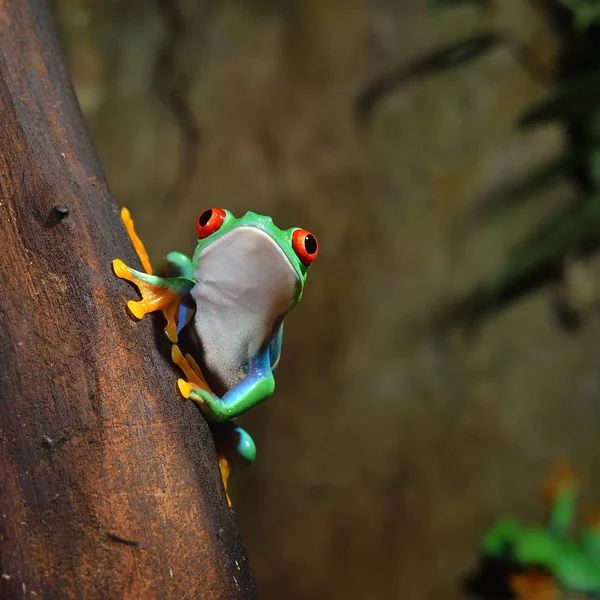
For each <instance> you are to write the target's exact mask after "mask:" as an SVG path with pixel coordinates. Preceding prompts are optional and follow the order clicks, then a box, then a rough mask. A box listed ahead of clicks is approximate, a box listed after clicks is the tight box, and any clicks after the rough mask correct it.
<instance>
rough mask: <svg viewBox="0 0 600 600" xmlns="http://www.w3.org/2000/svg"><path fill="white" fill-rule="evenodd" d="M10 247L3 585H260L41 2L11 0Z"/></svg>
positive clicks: (121, 589) (97, 593)
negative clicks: (159, 328)
mask: <svg viewBox="0 0 600 600" xmlns="http://www.w3.org/2000/svg"><path fill="white" fill-rule="evenodd" d="M134 216H135V215H134ZM0 253H1V254H0V597H1V598H14V597H23V596H24V595H26V596H30V595H32V594H34V593H35V594H36V595H37V597H42V598H118V597H127V598H153V597H155V598H184V597H185V598H187V597H202V598H234V597H236V598H248V597H254V596H255V590H254V581H253V576H252V573H251V570H250V567H249V563H248V560H247V557H246V553H245V548H244V545H243V542H242V540H241V537H240V535H239V533H238V531H237V529H236V527H235V524H234V520H233V515H232V513H231V511H230V510H229V509H228V508H227V503H226V500H225V495H224V492H223V488H222V485H221V482H220V478H219V472H218V467H217V461H216V456H215V451H214V446H213V442H212V438H211V435H210V432H209V429H208V427H207V425H206V423H205V421H204V420H203V418H202V416H201V414H200V412H199V411H198V410H197V408H196V407H195V406H194V405H193V404H192V403H189V402H184V401H183V400H181V399H180V398H179V397H178V395H177V393H176V385H175V382H176V373H175V371H174V369H173V368H172V367H171V365H170V364H169V361H168V359H167V358H166V357H165V354H164V352H161V351H160V350H159V349H158V348H157V344H156V340H155V333H154V330H153V327H152V320H151V319H149V318H146V319H144V320H143V321H142V322H139V323H136V322H133V321H132V320H131V319H130V318H129V317H128V315H127V313H126V310H125V302H126V300H127V299H128V298H135V297H136V292H135V291H134V290H133V288H132V287H131V286H129V285H128V284H127V283H125V282H123V281H121V280H118V279H117V278H116V277H115V276H114V275H113V273H112V270H111V261H112V259H114V258H116V257H119V258H122V259H123V260H124V261H125V262H126V263H127V264H131V265H133V266H138V265H139V262H138V260H137V258H136V256H135V254H134V251H133V249H132V246H131V244H130V242H129V240H128V238H127V235H126V233H125V230H124V228H123V226H122V225H121V223H120V220H119V215H118V211H117V207H116V205H115V203H114V201H113V199H112V197H111V195H110V192H109V190H108V188H107V185H106V181H105V179H104V174H103V172H102V169H101V167H100V165H99V163H98V159H97V157H96V154H95V151H94V149H93V146H92V144H91V141H90V137H89V134H88V131H87V129H86V127H85V124H84V121H83V118H82V116H81V114H80V110H79V107H78V104H77V101H76V99H75V96H74V93H73V90H72V88H71V84H70V81H69V77H68V74H67V72H66V70H65V66H64V63H63V59H62V56H61V53H60V50H59V48H58V45H57V42H56V39H55V35H54V31H53V27H52V22H51V18H50V16H49V13H48V10H47V7H46V5H45V3H43V2H42V1H41V0H29V1H26V0H7V1H2V0H0ZM159 318H160V317H159Z"/></svg>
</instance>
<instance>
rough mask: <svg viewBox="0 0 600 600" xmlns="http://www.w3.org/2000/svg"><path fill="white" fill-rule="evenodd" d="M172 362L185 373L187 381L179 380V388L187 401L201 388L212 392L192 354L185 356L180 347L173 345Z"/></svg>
mask: <svg viewBox="0 0 600 600" xmlns="http://www.w3.org/2000/svg"><path fill="white" fill-rule="evenodd" d="M171 360H172V361H173V362H174V363H175V364H176V365H177V366H178V367H179V368H180V369H181V370H182V371H183V374H184V375H185V379H178V380H177V387H178V388H179V392H180V393H181V395H182V396H183V397H184V398H185V399H186V400H187V399H188V398H189V397H190V395H191V393H192V391H193V390H194V389H195V388H200V389H203V390H206V391H207V392H210V388H209V387H208V384H207V383H206V381H205V380H204V377H202V372H201V371H200V367H199V366H198V363H197V362H196V361H195V360H194V359H193V358H192V356H191V355H190V354H186V355H185V356H183V354H182V353H181V350H180V349H179V346H178V345H177V344H173V346H172V347H171Z"/></svg>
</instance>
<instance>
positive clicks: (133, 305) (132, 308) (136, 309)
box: [127, 300, 146, 319]
mask: <svg viewBox="0 0 600 600" xmlns="http://www.w3.org/2000/svg"><path fill="white" fill-rule="evenodd" d="M127 308H128V309H129V312H130V313H131V314H132V315H133V316H134V317H135V318H136V319H141V318H142V317H143V316H144V315H145V314H146V311H145V310H144V309H143V308H142V307H141V306H140V302H136V301H135V300H130V301H129V302H128V303H127Z"/></svg>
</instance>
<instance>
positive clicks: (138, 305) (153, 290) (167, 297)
mask: <svg viewBox="0 0 600 600" xmlns="http://www.w3.org/2000/svg"><path fill="white" fill-rule="evenodd" d="M113 269H114V272H115V275H117V277H120V278H121V279H126V280H127V281H131V282H132V283H134V284H135V285H136V286H137V287H138V289H139V291H140V294H141V295H142V299H141V300H139V301H137V302H136V301H134V300H130V301H129V302H128V303H127V307H128V308H129V310H130V311H131V313H132V314H133V316H134V317H136V318H138V319H141V318H142V317H144V315H146V314H148V313H149V312H153V311H155V310H161V311H162V313H163V315H164V316H165V319H166V320H167V325H166V327H165V333H166V334H167V336H168V338H169V340H170V341H171V342H173V343H175V342H177V333H176V331H177V316H178V315H177V313H178V310H179V305H180V303H181V298H182V296H184V295H185V294H187V293H188V292H189V291H190V290H191V289H192V287H194V283H195V282H194V281H192V280H191V279H187V278H185V277H170V278H164V277H157V276H156V275H148V274H147V273H142V272H140V271H136V270H135V269H131V268H130V267H128V266H127V265H126V264H125V263H124V262H123V261H122V260H120V259H116V260H114V261H113Z"/></svg>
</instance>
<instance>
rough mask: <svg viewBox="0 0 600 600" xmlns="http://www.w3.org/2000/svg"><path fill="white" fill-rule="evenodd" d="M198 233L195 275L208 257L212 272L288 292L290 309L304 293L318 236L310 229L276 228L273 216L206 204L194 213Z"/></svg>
mask: <svg viewBox="0 0 600 600" xmlns="http://www.w3.org/2000/svg"><path fill="white" fill-rule="evenodd" d="M196 233H197V235H198V245H197V247H196V251H195V252H194V258H193V268H194V274H195V277H194V278H195V279H197V280H198V279H199V278H201V277H204V276H205V273H206V269H203V268H202V266H201V264H202V263H206V262H207V260H206V258H207V257H208V256H209V255H210V257H211V261H210V262H211V264H212V265H214V266H210V267H208V268H209V269H210V271H211V273H212V272H214V270H215V268H216V269H220V270H221V271H222V272H223V271H227V272H230V273H231V274H232V275H231V276H232V277H236V278H237V281H239V282H240V283H244V282H245V283H246V284H247V285H248V286H250V285H251V284H252V282H259V284H260V285H261V286H262V287H263V288H264V289H265V290H267V289H269V292H268V293H270V294H275V293H276V294H277V295H280V294H281V295H287V294H288V293H289V294H291V304H290V308H291V306H293V305H294V304H296V303H297V302H298V301H299V300H300V298H301V297H302V292H303V290H304V283H305V281H306V273H307V271H308V268H309V267H310V265H311V263H312V262H313V260H314V259H315V258H316V257H317V254H318V252H319V245H318V242H317V239H316V238H315V236H314V235H312V234H311V233H310V232H309V231H306V230H305V229H299V228H298V227H292V228H291V229H285V230H282V229H279V227H277V226H276V225H275V224H274V223H273V221H272V219H271V217H265V216H263V215H258V214H256V213H253V212H247V213H246V214H245V215H244V216H243V217H241V218H239V219H236V218H235V217H234V216H233V214H232V213H231V212H230V211H228V210H223V209H221V208H209V209H207V210H205V211H204V212H202V213H201V214H200V216H199V217H198V220H197V221H196ZM201 258H202V261H201ZM211 277H212V275H211ZM240 280H245V281H240ZM290 286H291V287H292V288H293V289H291V290H289V289H288V288H289V287H290ZM265 293H267V292H265Z"/></svg>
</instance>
